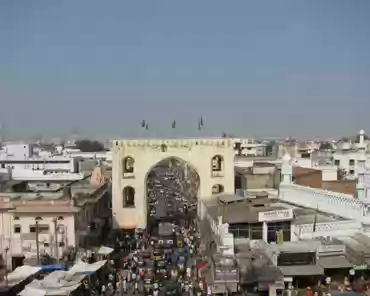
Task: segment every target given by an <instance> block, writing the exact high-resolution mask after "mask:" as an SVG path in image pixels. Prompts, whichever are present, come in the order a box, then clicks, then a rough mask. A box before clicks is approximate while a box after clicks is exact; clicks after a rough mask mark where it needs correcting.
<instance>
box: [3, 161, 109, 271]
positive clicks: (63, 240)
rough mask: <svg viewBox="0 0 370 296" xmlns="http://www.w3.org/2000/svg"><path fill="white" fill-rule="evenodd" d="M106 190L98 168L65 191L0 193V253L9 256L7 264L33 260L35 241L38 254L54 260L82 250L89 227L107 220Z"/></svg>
mask: <svg viewBox="0 0 370 296" xmlns="http://www.w3.org/2000/svg"><path fill="white" fill-rule="evenodd" d="M107 186H108V184H107V182H106V181H105V178H104V176H103V174H102V173H101V169H100V168H97V170H95V171H94V173H93V175H92V177H91V179H87V180H82V181H80V182H74V183H73V184H67V185H66V184H65V185H64V188H65V190H57V191H52V192H50V191H49V192H48V191H39V192H31V193H30V192H28V193H26V192H25V193H22V192H21V193H19V192H17V193H12V192H9V193H8V192H3V193H1V198H0V214H1V218H0V252H1V253H2V254H5V253H6V254H7V255H8V256H9V258H7V260H8V261H7V263H8V264H10V262H11V260H10V257H21V256H24V255H26V256H29V257H35V256H36V254H37V241H38V246H39V251H40V254H49V255H51V256H53V257H55V256H56V255H57V254H58V256H60V257H61V256H62V254H63V251H65V250H66V249H67V248H68V247H78V246H81V245H82V246H83V245H84V244H85V243H86V237H87V236H88V235H89V234H90V233H89V231H90V230H91V228H90V225H91V223H94V224H96V225H100V224H101V223H102V220H101V219H102V218H104V217H109V216H110V194H109V193H108V187H107ZM89 229H90V230H89ZM37 232H38V240H37V239H36V235H37ZM56 244H57V246H58V247H56ZM6 249H7V250H8V251H7V252H5V250H6Z"/></svg>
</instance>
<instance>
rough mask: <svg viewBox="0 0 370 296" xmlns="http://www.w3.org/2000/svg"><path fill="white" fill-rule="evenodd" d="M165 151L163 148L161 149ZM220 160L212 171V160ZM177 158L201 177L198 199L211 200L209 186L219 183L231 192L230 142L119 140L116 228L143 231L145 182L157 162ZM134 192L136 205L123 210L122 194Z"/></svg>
mask: <svg viewBox="0 0 370 296" xmlns="http://www.w3.org/2000/svg"><path fill="white" fill-rule="evenodd" d="M162 148H165V149H162ZM216 155H220V156H222V158H223V168H222V171H221V172H217V173H214V172H212V158H213V157H214V156H216ZM126 157H132V158H133V159H134V161H135V163H134V173H130V174H126V175H125V174H124V170H123V165H122V164H123V160H124V159H125V158H126ZM167 158H178V159H180V160H183V161H185V162H187V163H188V164H189V166H191V167H192V168H194V169H195V171H196V172H197V173H198V175H199V177H200V189H199V197H200V198H202V199H207V198H211V196H212V186H214V185H216V184H220V185H222V186H223V187H224V191H225V193H231V194H233V193H234V191H235V190H234V149H233V144H232V142H231V140H230V139H187V140H181V139H178V140H177V139H176V140H122V141H114V143H113V161H112V166H113V167H112V189H113V196H112V207H113V209H112V210H113V222H114V227H115V228H130V229H132V228H145V227H146V224H147V200H146V179H147V174H148V172H149V171H150V170H151V168H153V167H154V166H155V165H156V164H157V163H158V162H160V161H161V160H164V159H167ZM126 186H131V187H132V188H134V190H135V206H134V207H131V208H124V207H123V202H122V192H123V190H124V188H125V187H126Z"/></svg>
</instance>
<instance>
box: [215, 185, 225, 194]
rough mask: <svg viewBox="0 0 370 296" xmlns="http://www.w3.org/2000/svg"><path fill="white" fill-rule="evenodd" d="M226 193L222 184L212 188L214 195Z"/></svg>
mask: <svg viewBox="0 0 370 296" xmlns="http://www.w3.org/2000/svg"><path fill="white" fill-rule="evenodd" d="M222 192H224V186H222V185H221V184H216V185H213V186H212V194H220V193H222Z"/></svg>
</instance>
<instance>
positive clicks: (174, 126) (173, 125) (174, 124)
mask: <svg viewBox="0 0 370 296" xmlns="http://www.w3.org/2000/svg"><path fill="white" fill-rule="evenodd" d="M172 128H176V120H174V121H173V122H172Z"/></svg>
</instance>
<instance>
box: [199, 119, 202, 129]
mask: <svg viewBox="0 0 370 296" xmlns="http://www.w3.org/2000/svg"><path fill="white" fill-rule="evenodd" d="M201 129H202V124H201V122H200V121H199V122H198V131H200V130H201Z"/></svg>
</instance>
